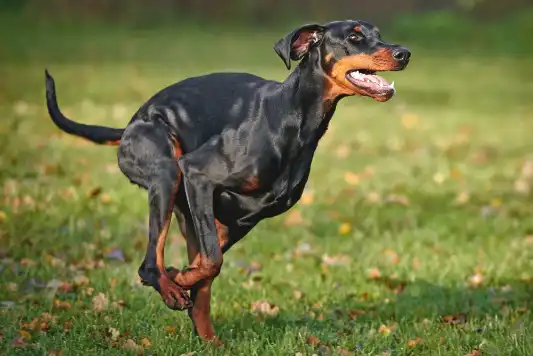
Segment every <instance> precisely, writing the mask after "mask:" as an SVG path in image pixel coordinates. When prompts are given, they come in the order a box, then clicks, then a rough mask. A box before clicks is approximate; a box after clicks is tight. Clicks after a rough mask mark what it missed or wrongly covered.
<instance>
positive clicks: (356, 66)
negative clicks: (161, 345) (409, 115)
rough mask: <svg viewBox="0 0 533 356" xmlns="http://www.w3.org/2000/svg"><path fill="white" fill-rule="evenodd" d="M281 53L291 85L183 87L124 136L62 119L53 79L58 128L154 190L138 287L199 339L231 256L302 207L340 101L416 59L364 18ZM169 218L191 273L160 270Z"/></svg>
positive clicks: (258, 82) (237, 82) (383, 93)
mask: <svg viewBox="0 0 533 356" xmlns="http://www.w3.org/2000/svg"><path fill="white" fill-rule="evenodd" d="M274 49H275V51H276V52H277V54H278V55H279V56H280V57H281V59H282V60H283V62H284V63H285V65H286V66H287V69H290V67H291V60H293V61H296V60H300V63H299V64H298V66H297V67H296V69H295V70H294V71H293V72H292V73H291V74H290V75H289V76H288V78H287V79H286V80H285V81H284V82H282V83H279V82H276V81H270V80H265V79H263V78H260V77H257V76H254V75H252V74H245V73H215V74H209V75H205V76H200V77H195V78H189V79H185V80H183V81H181V82H179V83H176V84H174V85H171V86H169V87H168V88H165V89H163V90H162V91H161V92H159V93H157V94H155V95H154V96H153V97H152V98H151V99H150V100H148V101H147V102H146V103H145V104H144V105H143V106H142V107H141V108H140V109H139V110H138V111H137V113H135V115H134V116H133V118H132V120H131V121H130V123H129V124H128V125H127V127H126V128H125V129H115V128H108V127H102V126H93V125H83V124H80V123H76V122H74V121H71V120H70V119H68V118H66V117H65V116H64V115H63V114H62V113H61V112H60V109H59V107H58V104H57V100H56V93H55V87H54V81H53V79H52V77H51V76H50V75H49V74H48V72H47V73H46V99H47V105H48V111H49V113H50V116H51V117H52V120H53V121H54V123H55V124H56V125H57V126H58V127H59V128H61V129H62V130H63V131H66V132H68V133H70V134H73V135H77V136H81V137H84V138H86V139H88V140H90V141H93V142H95V143H99V144H111V145H118V146H119V148H118V165H119V167H120V169H121V171H122V172H123V173H124V175H126V177H128V179H129V180H130V181H131V182H132V183H134V184H137V185H139V186H141V187H143V188H145V189H147V190H148V197H149V204H150V219H149V225H150V226H149V240H148V247H147V251H146V256H145V258H144V261H143V262H142V264H141V267H140V268H139V275H140V277H141V278H142V281H143V283H144V284H146V285H150V286H152V287H154V288H155V289H156V290H157V291H158V292H159V293H160V294H161V296H162V298H163V300H164V302H165V303H166V305H167V306H168V307H170V308H171V309H179V310H182V309H188V310H189V316H190V317H191V319H192V322H193V324H194V329H195V331H196V332H197V333H198V335H199V336H200V337H201V338H202V339H204V340H212V341H215V342H217V343H219V341H218V339H217V338H216V336H215V331H214V329H213V326H212V324H211V320H210V298H211V284H212V283H213V280H214V278H215V277H216V276H217V275H218V274H219V273H220V269H221V267H222V255H223V254H224V252H226V251H228V250H229V249H230V247H231V246H232V245H233V244H235V243H236V242H237V241H239V240H240V239H242V238H243V237H244V236H245V235H246V234H247V233H248V232H249V231H250V230H251V229H252V228H253V227H254V226H255V225H256V224H257V223H258V222H259V221H261V220H262V219H265V218H269V217H273V216H276V215H279V214H282V213H283V212H285V211H287V210H288V209H290V208H291V207H292V206H293V205H294V204H295V203H296V202H297V201H298V199H300V196H301V195H302V191H303V190H304V187H305V184H306V182H307V179H308V177H309V171H310V169H311V162H312V160H313V155H314V153H315V150H316V148H317V145H318V141H319V140H320V138H321V137H322V136H323V135H324V133H325V132H326V129H327V127H328V124H329V121H330V119H331V117H332V116H333V113H334V111H335V107H336V105H337V103H338V101H339V100H340V99H341V98H343V97H345V96H351V95H361V96H368V97H371V98H373V99H375V100H377V101H387V100H389V99H390V98H391V97H392V96H393V95H394V93H395V89H394V85H390V84H389V83H387V82H386V81H385V80H384V79H383V78H381V77H380V76H378V75H376V74H375V73H376V72H378V71H397V70H402V69H404V68H405V67H406V66H407V64H408V63H409V57H410V53H409V51H408V50H407V49H405V48H402V47H400V46H398V45H394V44H389V43H386V42H384V41H382V39H381V37H380V34H379V31H378V29H377V28H376V27H375V26H373V25H372V24H370V23H368V22H363V21H339V22H332V23H329V24H326V25H316V24H313V25H305V26H303V27H301V28H298V29H296V30H295V31H293V32H292V33H290V34H289V35H287V36H286V37H285V38H282V39H281V40H280V41H279V42H278V43H276V45H275V46H274ZM172 212H174V214H175V215H176V217H177V220H178V222H179V227H180V229H181V231H182V234H183V236H185V238H186V241H187V252H188V256H189V263H190V265H189V267H188V268H186V269H184V270H177V269H174V268H166V267H165V263H164V246H165V238H166V235H167V231H168V229H169V224H170V220H171V217H172ZM189 290H190V296H189V294H188V293H187V291H189Z"/></svg>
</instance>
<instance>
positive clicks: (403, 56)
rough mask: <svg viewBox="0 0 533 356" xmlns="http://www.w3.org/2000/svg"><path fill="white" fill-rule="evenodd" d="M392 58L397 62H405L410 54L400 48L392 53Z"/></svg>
mask: <svg viewBox="0 0 533 356" xmlns="http://www.w3.org/2000/svg"><path fill="white" fill-rule="evenodd" d="M392 57H393V58H394V59H396V60H397V61H398V62H407V61H408V60H409V57H411V52H409V50H407V49H406V48H401V47H400V48H398V49H395V50H394V51H393V52H392Z"/></svg>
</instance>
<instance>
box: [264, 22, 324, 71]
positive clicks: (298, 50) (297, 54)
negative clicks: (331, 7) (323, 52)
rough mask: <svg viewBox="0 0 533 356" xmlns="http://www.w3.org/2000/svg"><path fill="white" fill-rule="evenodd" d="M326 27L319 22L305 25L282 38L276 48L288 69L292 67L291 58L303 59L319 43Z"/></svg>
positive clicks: (295, 59) (294, 59)
mask: <svg viewBox="0 0 533 356" xmlns="http://www.w3.org/2000/svg"><path fill="white" fill-rule="evenodd" d="M325 30H326V28H325V27H324V26H321V25H317V24H310V25H304V26H302V27H300V28H298V29H296V30H294V31H292V32H291V33H289V34H288V35H287V36H285V37H283V38H282V39H280V40H279V41H278V42H277V43H276V44H275V45H274V50H275V51H276V53H277V54H278V56H280V57H281V59H282V60H283V62H284V63H285V65H286V66H287V69H291V59H292V60H293V61H297V60H300V59H302V58H303V57H304V56H305V55H306V54H307V53H308V52H309V50H310V49H311V47H312V46H314V45H317V44H319V43H320V42H321V41H322V38H323V37H324V31H325Z"/></svg>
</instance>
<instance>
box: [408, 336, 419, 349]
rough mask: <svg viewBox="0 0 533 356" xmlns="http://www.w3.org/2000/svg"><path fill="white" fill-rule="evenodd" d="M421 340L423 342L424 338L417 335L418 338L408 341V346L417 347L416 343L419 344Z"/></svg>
mask: <svg viewBox="0 0 533 356" xmlns="http://www.w3.org/2000/svg"><path fill="white" fill-rule="evenodd" d="M420 342H422V339H421V338H419V337H417V338H416V339H414V340H409V341H407V347H408V348H410V349H412V348H413V347H415V346H416V345H418V344H419V343H420Z"/></svg>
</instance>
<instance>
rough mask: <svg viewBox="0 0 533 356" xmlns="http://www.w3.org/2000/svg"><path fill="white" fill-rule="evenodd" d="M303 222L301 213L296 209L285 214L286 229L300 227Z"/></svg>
mask: <svg viewBox="0 0 533 356" xmlns="http://www.w3.org/2000/svg"><path fill="white" fill-rule="evenodd" d="M303 222H304V218H303V215H302V213H301V212H300V211H299V210H296V209H294V210H292V211H291V212H289V213H288V214H287V217H286V218H285V226H286V227H291V226H298V225H302V224H303Z"/></svg>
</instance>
